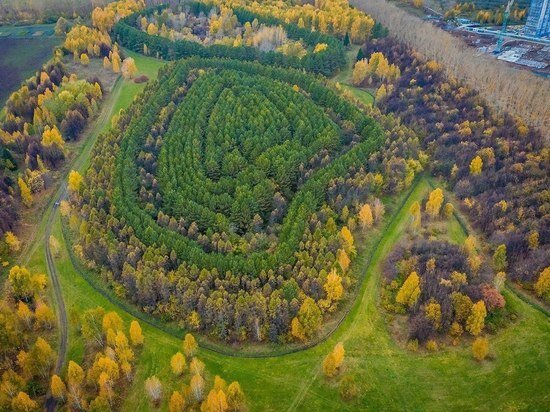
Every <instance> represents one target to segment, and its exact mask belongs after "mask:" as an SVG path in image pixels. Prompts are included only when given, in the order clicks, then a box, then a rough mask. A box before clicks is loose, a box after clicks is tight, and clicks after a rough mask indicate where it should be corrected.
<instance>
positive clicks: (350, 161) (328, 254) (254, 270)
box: [71, 58, 420, 341]
mask: <svg viewBox="0 0 550 412" xmlns="http://www.w3.org/2000/svg"><path fill="white" fill-rule="evenodd" d="M336 113H338V114H336ZM222 120H223V121H222ZM383 140H384V139H383V133H382V131H381V129H380V127H379V126H378V125H377V123H376V122H375V121H374V120H373V119H372V118H369V117H367V116H365V115H364V114H362V113H361V112H360V111H359V110H358V109H357V108H356V107H355V106H353V105H352V104H350V103H349V102H347V101H346V100H344V99H342V98H341V97H339V96H338V95H337V94H336V93H335V92H334V91H332V90H330V89H329V88H327V87H326V86H324V85H323V84H322V83H321V82H319V81H318V80H317V79H315V77H313V76H311V75H307V74H304V73H302V72H299V71H295V70H292V69H281V68H275V67H268V66H263V65H260V64H257V63H243V62H237V61H234V60H205V59H197V58H192V59H188V60H185V61H182V62H179V63H177V64H171V65H168V66H167V67H166V68H165V69H163V71H162V73H161V75H160V79H159V81H158V82H155V83H153V84H152V85H151V86H150V87H148V88H147V90H146V92H145V93H144V94H143V95H142V96H141V98H140V100H139V102H138V103H137V104H135V105H134V106H132V108H131V109H130V111H129V112H128V113H125V114H123V115H122V117H121V118H120V119H119V121H118V126H116V127H115V130H114V131H113V132H111V133H109V134H108V135H106V136H105V137H104V139H103V140H102V142H101V143H100V145H99V147H98V148H97V149H96V151H95V155H94V160H93V162H92V167H91V168H90V170H89V172H88V174H87V176H86V179H85V182H84V184H83V185H82V187H81V188H80V189H79V190H77V191H75V193H73V205H74V207H73V210H78V211H79V212H78V213H77V214H75V215H73V217H72V218H71V225H72V226H73V227H74V228H80V233H81V237H80V241H79V246H78V247H77V250H78V251H79V253H80V254H81V257H83V258H85V259H86V260H87V261H88V262H94V263H93V264H94V265H98V266H99V267H100V268H103V269H106V270H107V271H106V272H105V273H106V276H107V277H108V278H109V280H110V281H111V282H112V283H113V285H115V289H116V290H117V292H118V293H120V294H122V295H124V296H128V297H130V298H131V299H133V300H134V301H135V302H136V303H138V304H139V305H140V306H142V307H143V308H144V309H145V310H147V311H151V312H155V313H160V314H164V315H166V316H168V317H170V318H173V319H177V320H179V321H182V323H183V324H185V325H186V326H187V327H190V328H194V329H200V330H203V331H206V332H207V333H209V334H211V335H212V336H214V337H216V338H218V339H223V340H245V339H252V340H258V341H261V340H266V339H270V340H272V341H276V340H280V339H283V340H284V339H287V338H289V337H293V338H297V339H301V340H307V339H309V338H310V337H311V336H313V335H314V334H315V333H316V331H317V329H318V328H319V327H320V321H321V318H322V316H323V313H327V314H328V313H329V312H331V311H333V310H334V309H335V308H336V307H337V306H338V301H339V300H340V299H342V295H343V288H344V286H347V285H349V284H350V282H351V281H352V280H351V279H350V276H349V274H348V273H347V270H348V266H349V261H350V259H352V258H353V256H354V255H355V253H356V252H355V246H354V244H353V241H354V239H353V235H352V233H351V231H350V230H349V227H348V226H351V228H352V230H353V229H354V228H355V227H356V226H357V222H358V220H359V219H358V218H356V216H357V213H358V211H359V208H360V207H361V203H362V202H366V201H367V200H369V199H370V201H371V202H373V201H374V200H375V199H374V195H376V194H377V193H380V189H381V188H382V187H381V186H382V184H383V180H384V179H383V178H382V176H381V175H380V178H376V177H375V175H373V174H372V173H366V172H365V169H364V168H365V165H366V164H367V163H368V162H369V161H370V162H371V163H372V164H373V168H375V170H376V169H379V168H380V166H381V165H380V163H379V162H378V161H377V156H376V155H375V151H376V150H377V149H378V148H379V147H380V145H381V144H383ZM373 156H374V157H373ZM369 158H370V160H369ZM377 165H378V166H377ZM419 167H420V166H419ZM413 176H414V172H413ZM409 177H410V176H409ZM336 178H338V179H340V178H345V179H349V180H347V182H349V184H351V187H350V188H353V190H354V191H355V194H356V195H355V196H353V195H352V196H350V195H349V194H347V193H344V195H345V196H346V197H345V198H343V197H342V193H341V192H340V191H339V190H335V189H336V186H335V179H336ZM403 178H406V177H405V176H403ZM354 179H355V180H354ZM377 179H378V181H377ZM410 181H411V179H409V181H408V184H410ZM342 184H343V185H345V184H346V183H345V181H342ZM402 186H403V187H405V186H406V184H405V185H402ZM343 187H345V186H343ZM387 189H388V190H390V191H391V190H394V189H395V188H392V187H391V185H389V186H388V187H387ZM376 202H378V204H377V203H376ZM373 208H374V209H375V217H376V218H377V219H379V218H380V216H381V214H382V213H383V206H382V205H381V203H380V201H379V200H377V201H374V202H373ZM371 220H372V217H371ZM106 222H107V224H105V223H106ZM370 224H372V221H371V222H370ZM306 314H309V315H306ZM312 317H313V318H318V321H317V322H314V323H313V324H311V325H310V324H309V323H308V322H311V318H312ZM293 319H296V321H294V322H293V325H292V328H291V321H292V320H293ZM300 322H301V323H300ZM291 329H292V330H291Z"/></svg>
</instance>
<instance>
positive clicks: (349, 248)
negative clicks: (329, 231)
mask: <svg viewBox="0 0 550 412" xmlns="http://www.w3.org/2000/svg"><path fill="white" fill-rule="evenodd" d="M340 237H341V238H342V240H343V242H344V249H345V251H346V253H347V254H348V255H352V256H353V255H354V254H355V246H354V239H353V235H352V234H351V232H350V230H349V229H348V228H347V226H343V227H342V230H341V231H340Z"/></svg>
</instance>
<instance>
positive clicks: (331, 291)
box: [323, 269, 344, 303]
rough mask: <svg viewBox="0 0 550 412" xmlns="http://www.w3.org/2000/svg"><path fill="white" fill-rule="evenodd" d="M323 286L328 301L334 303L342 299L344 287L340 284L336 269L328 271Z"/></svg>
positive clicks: (340, 280) (340, 279)
mask: <svg viewBox="0 0 550 412" xmlns="http://www.w3.org/2000/svg"><path fill="white" fill-rule="evenodd" d="M323 288H324V289H325V292H326V294H327V299H328V300H329V302H331V303H335V302H338V301H339V300H340V299H342V295H343V294H344V287H343V286H342V278H341V277H340V276H338V274H337V273H336V270H334V269H333V270H331V271H330V273H329V274H328V276H327V281H326V282H325V284H324V286H323Z"/></svg>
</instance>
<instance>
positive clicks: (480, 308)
mask: <svg viewBox="0 0 550 412" xmlns="http://www.w3.org/2000/svg"><path fill="white" fill-rule="evenodd" d="M486 316H487V309H486V308H485V302H483V301H482V300H480V301H479V302H477V303H474V305H473V306H472V311H471V312H470V316H468V320H467V321H466V330H467V331H468V332H470V334H472V335H473V336H477V335H479V334H480V333H481V331H482V330H483V328H484V327H485V317H486Z"/></svg>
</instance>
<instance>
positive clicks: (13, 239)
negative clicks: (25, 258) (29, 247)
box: [4, 232, 21, 253]
mask: <svg viewBox="0 0 550 412" xmlns="http://www.w3.org/2000/svg"><path fill="white" fill-rule="evenodd" d="M4 239H5V241H6V244H7V245H8V247H9V249H10V252H12V253H17V252H19V250H20V249H21V242H20V241H19V239H18V238H17V236H15V234H14V233H13V232H6V233H5V235H4Z"/></svg>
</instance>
